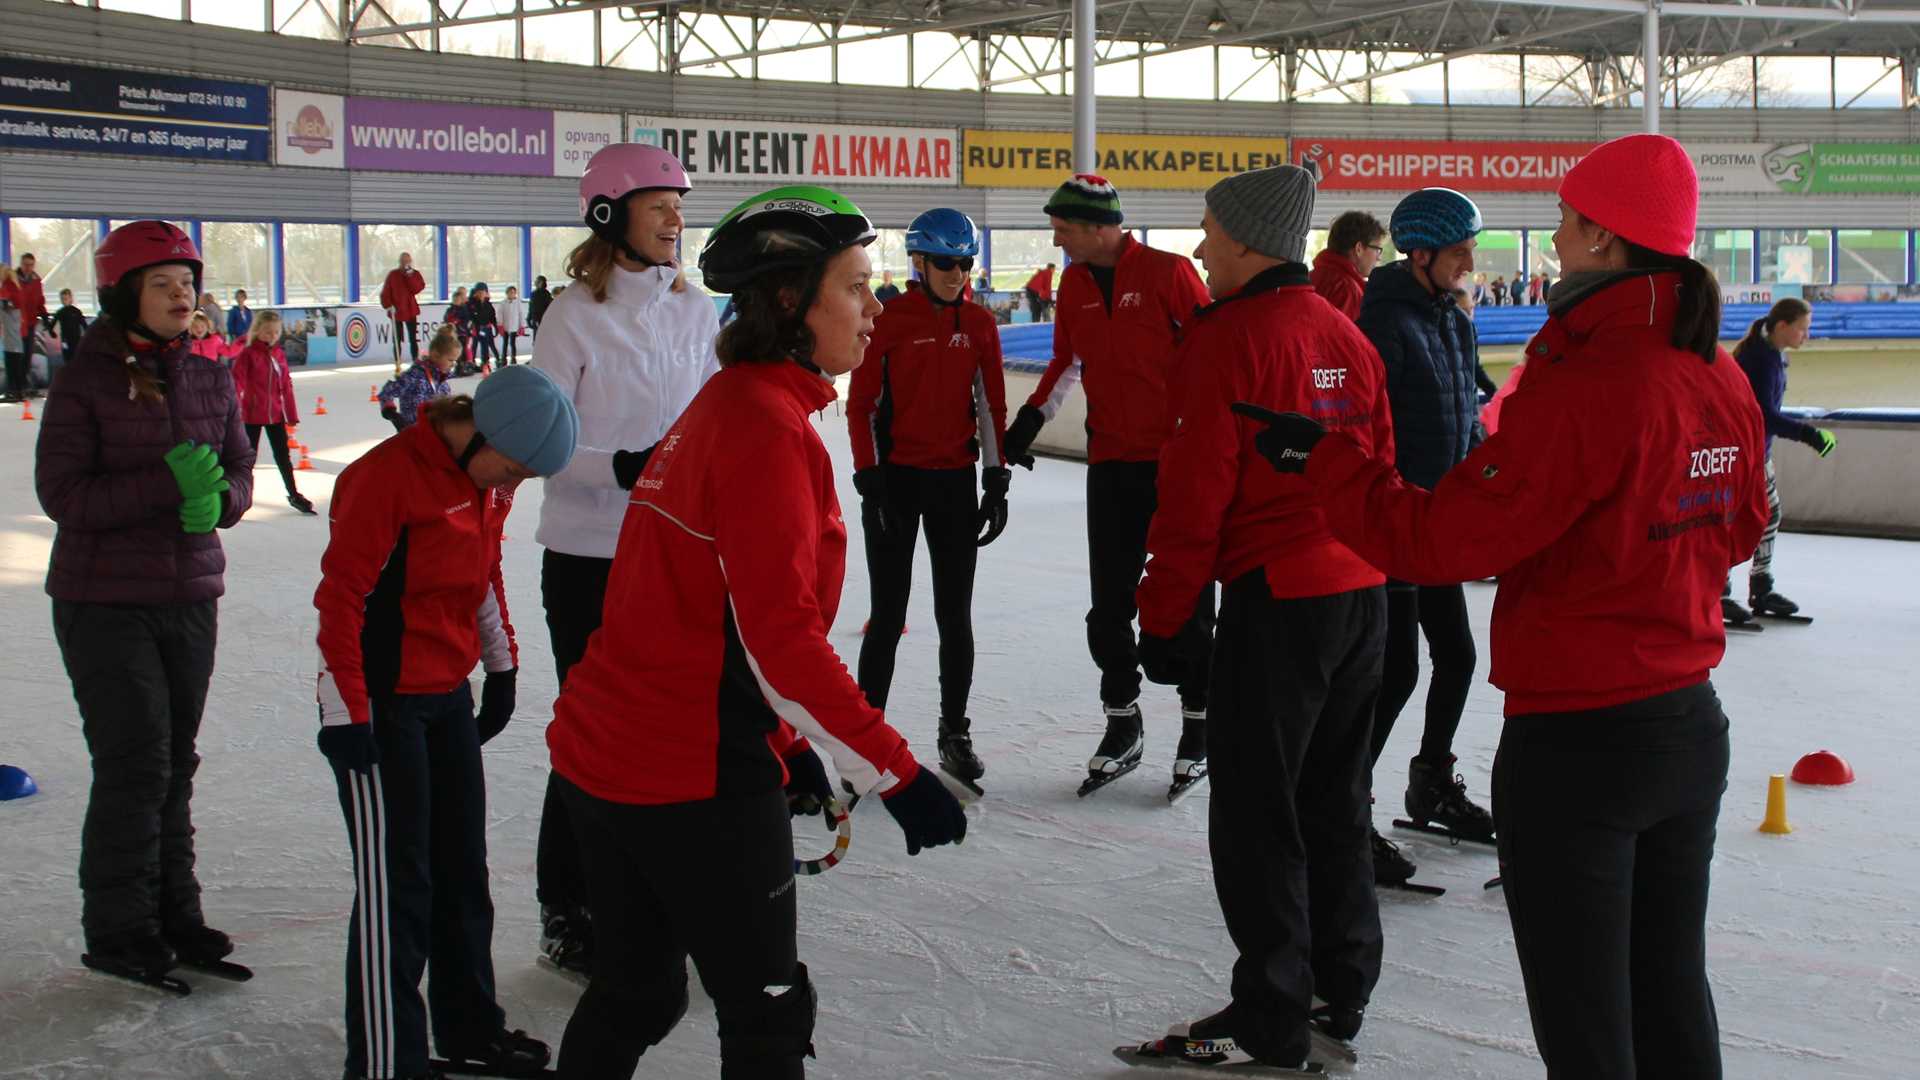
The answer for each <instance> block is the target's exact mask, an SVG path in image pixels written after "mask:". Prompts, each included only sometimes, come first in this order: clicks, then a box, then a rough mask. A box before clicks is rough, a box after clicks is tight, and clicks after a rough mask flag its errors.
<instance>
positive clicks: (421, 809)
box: [334, 683, 506, 1080]
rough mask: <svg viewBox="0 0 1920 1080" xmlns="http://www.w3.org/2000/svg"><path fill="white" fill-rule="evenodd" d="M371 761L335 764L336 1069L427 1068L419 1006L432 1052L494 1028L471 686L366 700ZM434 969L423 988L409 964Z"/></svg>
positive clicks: (480, 778)
mask: <svg viewBox="0 0 1920 1080" xmlns="http://www.w3.org/2000/svg"><path fill="white" fill-rule="evenodd" d="M373 734H374V739H375V741H376V742H377V743H378V744H379V747H380V764H378V765H376V766H374V768H373V772H372V774H371V775H368V774H365V773H358V772H353V771H351V770H343V769H337V768H336V769H335V770H334V779H335V780H336V781H337V782H338V784H339V788H340V806H341V809H342V810H344V811H345V812H346V816H347V835H348V837H349V839H350V840H351V841H352V843H353V876H354V886H355V896H354V903H353V916H352V918H351V920H349V923H348V929H347V1015H346V1020H347V1072H348V1073H349V1074H350V1075H354V1076H364V1077H368V1078H370V1080H390V1078H396V1077H412V1076H420V1075H423V1074H425V1073H426V1071H427V1056H428V1055H427V1014H428V1010H429V1009H431V1011H432V1018H433V1042H434V1045H435V1046H436V1047H438V1048H439V1050H440V1052H441V1055H442V1056H452V1055H456V1054H459V1053H460V1051H461V1050H463V1049H475V1048H477V1047H480V1046H482V1045H485V1043H486V1042H487V1041H488V1040H489V1039H491V1038H492V1037H493V1036H494V1035H495V1034H496V1033H498V1032H499V1031H500V1030H501V1029H502V1028H503V1027H505V1021H506V1017H505V1014H504V1013H503V1012H502V1011H501V1009H500V1006H499V1005H497V1004H495V1003H494V993H493V898H492V896H491V895H490V894H489V893H488V891H487V838H486V821H487V784H486V776H485V774H484V772H483V771H482V769H481V764H480V739H479V735H478V733H477V732H476V731H475V728H474V722H473V695H472V693H471V692H470V691H469V690H468V688H467V685H466V684H465V683H462V684H460V686H459V687H458V688H456V689H454V690H452V691H450V692H448V693H445V694H399V695H394V696H392V697H382V698H375V699H374V700H373ZM429 964H431V965H432V968H433V979H432V981H431V983H430V985H429V986H428V992H427V999H426V1001H425V1002H423V1001H422V1000H421V995H420V976H421V974H422V972H423V971H424V970H425V969H426V968H427V966H428V965H429Z"/></svg>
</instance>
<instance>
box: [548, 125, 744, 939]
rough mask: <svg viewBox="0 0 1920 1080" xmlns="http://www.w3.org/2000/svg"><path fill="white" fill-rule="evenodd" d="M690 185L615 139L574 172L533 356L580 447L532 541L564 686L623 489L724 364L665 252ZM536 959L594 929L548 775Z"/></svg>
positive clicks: (709, 304)
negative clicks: (573, 421)
mask: <svg viewBox="0 0 1920 1080" xmlns="http://www.w3.org/2000/svg"><path fill="white" fill-rule="evenodd" d="M692 186H693V185H692V184H691V183H689V182H688V180H687V174H686V170H685V169H684V168H682V167H681V164H680V159H679V158H677V157H675V156H674V155H673V154H671V153H669V152H667V151H665V150H662V149H660V148H658V147H654V146H643V145H639V144H635V143H621V144H615V145H613V146H608V147H605V148H603V149H602V150H600V151H599V152H598V153H596V154H594V155H593V159H592V160H591V161H589V162H588V163H587V171H586V174H585V175H584V176H582V177H581V178H580V213H581V216H582V217H584V218H585V219H586V223H587V227H588V228H589V229H591V230H593V236H591V237H589V238H588V239H587V240H586V242H584V243H582V244H581V245H580V246H579V247H577V248H575V249H574V250H573V253H572V254H571V255H569V256H568V257H567V275H568V276H569V277H571V278H572V279H573V280H574V281H575V282H577V283H578V284H579V286H580V287H579V288H570V289H567V290H566V292H565V293H564V294H562V295H560V296H558V297H556V298H555V299H554V301H553V305H552V306H551V307H549V308H548V309H547V311H546V316H545V318H544V319H543V320H542V321H541V323H540V329H541V330H542V331H544V334H543V336H544V337H545V338H546V339H547V340H546V344H544V345H541V346H540V348H539V352H538V354H537V355H536V356H535V357H534V359H533V366H534V367H537V368H539V369H540V370H542V371H544V372H546V373H547V374H548V375H551V376H552V377H553V379H554V381H555V382H557V383H559V384H560V388H561V389H562V390H563V391H564V392H566V393H567V394H568V395H569V396H571V397H572V398H573V403H574V407H575V408H576V409H578V410H579V413H580V445H579V448H578V449H577V450H576V451H575V452H574V455H573V459H572V461H571V462H570V463H569V464H568V465H567V467H566V468H565V469H562V470H561V471H560V472H558V473H556V474H554V475H553V476H551V477H549V478H548V479H547V481H546V485H547V489H546V499H545V502H544V503H543V504H542V506H541V509H540V531H539V532H538V534H536V539H537V540H538V541H539V542H540V544H541V545H542V546H544V547H545V548H546V549H547V551H546V555H545V562H544V564H543V566H542V572H541V580H540V590H541V594H542V599H543V600H544V602H545V604H546V609H547V631H548V633H549V634H550V635H551V637H552V640H553V659H554V666H555V668H556V673H557V674H558V676H559V681H560V684H561V685H562V686H563V687H564V686H565V685H566V679H567V671H568V669H569V668H571V667H573V665H574V664H575V663H576V662H578V661H579V659H580V657H581V656H582V655H584V654H585V652H586V650H587V638H588V637H590V636H591V635H592V634H593V632H594V631H595V630H597V629H599V628H600V609H601V606H602V604H603V602H604V600H605V598H606V592H607V573H608V571H609V570H610V569H611V568H612V566H613V552H614V548H615V547H616V546H617V545H618V543H619V539H620V522H621V519H622V518H624V517H625V516H626V511H627V495H628V490H629V489H631V488H632V487H633V485H634V482H635V481H636V480H638V479H639V476H640V470H641V468H642V466H644V465H645V464H646V459H647V457H648V455H650V454H651V453H652V451H653V447H654V446H655V445H656V444H657V443H659V441H660V440H661V439H662V438H663V437H664V436H665V435H666V434H667V429H668V428H669V427H671V426H672V425H673V422H674V420H675V419H677V418H678V417H679V415H680V413H681V411H682V410H684V409H685V408H686V407H687V404H688V403H689V402H691V401H692V400H693V396H694V394H695V393H697V392H698V391H699V390H700V387H701V386H703V385H705V383H706V381H707V379H708V378H710V377H712V375H713V374H714V373H715V372H717V371H719V370H720V362H719V359H718V358H717V357H716V356H715V354H714V351H713V339H714V335H715V334H717V333H718V332H719V329H720V320H719V316H718V313H717V312H716V310H715V308H714V305H713V301H712V300H710V299H708V298H707V296H706V294H705V293H703V292H701V291H700V290H698V289H695V288H692V287H690V286H689V285H688V284H687V280H686V277H685V276H684V275H683V274H682V273H681V272H680V267H679V264H678V262H677V261H676V260H675V255H676V253H677V250H678V248H679V242H680V232H681V229H682V227H683V226H684V222H683V220H682V218H681V216H680V197H681V196H682V195H684V194H686V192H687V190H688V189H689V188H691V187H692ZM535 871H536V881H537V886H538V895H539V900H540V920H541V929H542V933H541V941H540V948H541V951H542V953H543V954H544V958H545V960H546V961H547V962H548V963H550V964H552V965H553V966H555V967H557V968H559V969H560V970H562V971H563V972H568V973H571V974H576V975H583V976H584V975H587V974H588V973H589V971H590V968H591V964H592V954H593V937H592V927H591V922H590V916H589V913H588V911H587V903H586V877H585V874H584V872H583V871H582V869H581V865H580V853H579V848H578V846H577V845H576V844H575V842H574V837H573V829H572V824H571V822H570V821H569V820H568V817H567V812H566V804H565V803H563V802H562V801H561V800H560V798H559V796H558V795H557V794H556V793H555V791H554V788H553V785H552V783H551V777H549V783H548V787H547V798H546V807H545V809H544V811H543V812H542V818H541V822H540V845H539V851H538V854H537V856H536V863H535Z"/></svg>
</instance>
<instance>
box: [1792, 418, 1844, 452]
mask: <svg viewBox="0 0 1920 1080" xmlns="http://www.w3.org/2000/svg"><path fill="white" fill-rule="evenodd" d="M1800 441H1801V442H1803V443H1806V444H1807V445H1808V446H1811V447H1813V450H1814V453H1817V454H1819V455H1820V456H1821V457H1826V456H1827V455H1828V454H1831V453H1833V448H1834V446H1835V445H1837V444H1838V443H1839V441H1840V440H1838V439H1836V438H1834V437H1833V432H1831V431H1828V430H1827V429H1826V428H1817V427H1814V426H1813V425H1812V424H1808V425H1807V429H1806V430H1805V431H1804V432H1802V433H1801V435H1800Z"/></svg>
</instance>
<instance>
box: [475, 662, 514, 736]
mask: <svg viewBox="0 0 1920 1080" xmlns="http://www.w3.org/2000/svg"><path fill="white" fill-rule="evenodd" d="M519 681H520V669H519V668H508V669H507V670H505V671H489V672H487V678H486V681H485V682H482V683H481V684H480V712H479V713H478V714H476V715H475V716H474V718H473V719H474V726H475V727H477V728H478V729H479V730H480V745H481V746H485V745H487V743H488V741H490V740H491V739H492V738H493V737H494V736H495V735H498V734H500V732H501V731H503V730H505V728H506V726H507V721H509V720H511V719H513V691H514V688H515V686H517V685H518V684H519Z"/></svg>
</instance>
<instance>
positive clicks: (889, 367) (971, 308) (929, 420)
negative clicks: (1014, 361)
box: [847, 288, 1007, 469]
mask: <svg viewBox="0 0 1920 1080" xmlns="http://www.w3.org/2000/svg"><path fill="white" fill-rule="evenodd" d="M847 429H848V431H849V433H850V434H851V435H852V437H853V467H854V468H855V469H865V468H868V467H870V466H873V465H878V464H882V463H886V462H891V463H893V464H895V465H910V466H912V467H913V468H916V469H958V468H963V467H965V466H968V465H971V464H973V463H974V462H975V461H979V462H981V463H982V464H984V465H985V466H986V467H987V468H1005V467H1006V461H1005V460H1004V459H1003V458H1002V457H1001V456H1000V444H1001V443H1002V442H1004V441H1005V440H1006V437H1007V380H1006V369H1005V368H1004V367H1002V366H1001V362H1000V328H999V326H998V325H997V324H996V323H995V322H994V318H993V313H992V312H990V311H988V310H987V309H986V308H983V307H981V306H980V305H979V304H976V303H973V302H971V301H967V300H962V301H961V302H960V303H958V304H951V305H949V304H940V305H936V304H935V303H934V302H933V298H932V297H931V296H930V295H928V293H927V291H926V290H925V289H924V288H910V289H908V290H907V291H906V292H903V293H901V294H900V295H899V296H896V297H894V298H893V299H891V300H889V301H887V304H886V308H885V310H883V311H882V312H881V313H880V316H879V317H878V318H876V319H875V320H874V321H873V341H872V342H871V343H870V344H868V345H867V356H866V359H865V360H864V361H862V363H861V364H860V366H859V367H857V368H855V369H853V382H852V385H851V386H850V387H848V390H847Z"/></svg>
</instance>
